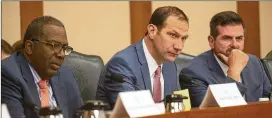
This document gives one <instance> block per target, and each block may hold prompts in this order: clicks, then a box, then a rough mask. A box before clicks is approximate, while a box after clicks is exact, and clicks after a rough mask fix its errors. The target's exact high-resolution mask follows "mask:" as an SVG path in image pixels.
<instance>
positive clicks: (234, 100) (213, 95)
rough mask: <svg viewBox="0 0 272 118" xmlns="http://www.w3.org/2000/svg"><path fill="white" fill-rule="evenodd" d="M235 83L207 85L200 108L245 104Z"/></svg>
mask: <svg viewBox="0 0 272 118" xmlns="http://www.w3.org/2000/svg"><path fill="white" fill-rule="evenodd" d="M246 104H247V103H246V101H245V100H244V98H243V97H242V95H241V93H240V91H239V89H238V87H237V85H236V83H227V84H214V85H209V88H208V90H207V92H206V94H205V97H204V99H203V101H202V103H201V105H200V108H204V107H213V106H217V105H219V106H220V107H228V106H237V105H246Z"/></svg>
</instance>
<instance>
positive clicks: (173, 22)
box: [153, 16, 189, 62]
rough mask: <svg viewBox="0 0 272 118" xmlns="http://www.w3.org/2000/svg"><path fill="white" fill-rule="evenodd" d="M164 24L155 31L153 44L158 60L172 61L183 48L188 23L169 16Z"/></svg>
mask: <svg viewBox="0 0 272 118" xmlns="http://www.w3.org/2000/svg"><path fill="white" fill-rule="evenodd" d="M164 24H165V26H164V27H163V28H162V29H161V31H157V33H156V35H155V36H154V40H153V44H154V47H155V51H156V53H157V55H158V56H159V57H158V58H159V59H160V60H163V61H171V62H173V61H174V60H175V59H176V57H177V56H178V55H179V53H180V52H181V51H182V49H183V46H184V41H185V40H186V39H187V37H188V29H189V24H188V22H187V21H182V20H180V19H178V17H177V16H169V17H168V18H167V19H166V21H165V22H164Z"/></svg>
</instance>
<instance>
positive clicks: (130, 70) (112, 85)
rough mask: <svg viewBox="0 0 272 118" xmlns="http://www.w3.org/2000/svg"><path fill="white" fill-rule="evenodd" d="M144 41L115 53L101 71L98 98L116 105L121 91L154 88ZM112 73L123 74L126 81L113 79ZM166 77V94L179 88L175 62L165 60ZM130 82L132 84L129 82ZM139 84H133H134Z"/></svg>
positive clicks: (164, 73) (164, 70)
mask: <svg viewBox="0 0 272 118" xmlns="http://www.w3.org/2000/svg"><path fill="white" fill-rule="evenodd" d="M142 41H143V40H141V41H139V42H137V43H136V44H133V45H130V46H129V47H127V48H126V49H124V50H122V51H120V52H118V53H117V54H115V55H114V56H113V57H112V58H111V60H110V61H109V62H108V63H107V64H106V66H105V67H104V69H103V70H102V72H101V75H100V79H99V82H98V88H97V92H96V98H97V99H99V100H103V101H105V102H107V103H109V104H110V105H111V108H112V107H113V106H114V104H115V101H116V99H117V95H118V93H119V92H123V91H134V90H138V88H140V89H141V90H152V88H151V80H150V75H149V69H148V65H147V61H146V57H145V54H144V50H143V45H142ZM111 73H117V74H120V75H122V77H123V78H124V79H125V81H126V82H124V83H118V82H115V81H113V80H111V78H110V77H108V76H107V75H110V74H111ZM162 73H163V78H164V96H166V95H169V94H172V93H173V91H175V90H177V88H178V87H177V74H176V73H177V69H176V65H175V64H174V62H165V63H164V64H163V68H162ZM129 83H130V84H129ZM131 84H133V85H135V86H137V87H138V88H137V87H135V86H133V85H131Z"/></svg>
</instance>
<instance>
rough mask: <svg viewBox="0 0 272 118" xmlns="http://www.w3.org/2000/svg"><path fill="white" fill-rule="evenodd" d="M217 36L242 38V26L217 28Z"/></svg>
mask: <svg viewBox="0 0 272 118" xmlns="http://www.w3.org/2000/svg"><path fill="white" fill-rule="evenodd" d="M217 30H218V35H228V36H234V37H235V36H244V28H243V26H242V24H239V25H226V26H221V25H219V26H217Z"/></svg>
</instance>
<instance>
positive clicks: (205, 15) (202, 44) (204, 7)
mask: <svg viewBox="0 0 272 118" xmlns="http://www.w3.org/2000/svg"><path fill="white" fill-rule="evenodd" d="M167 5H170V6H177V7H179V8H180V9H182V10H183V11H184V12H185V14H186V15H187V16H188V17H189V24H190V26H189V27H190V28H189V38H188V40H186V42H185V46H184V48H183V52H185V53H188V54H192V55H198V54H200V53H202V52H204V51H206V50H209V49H210V47H209V44H208V39H207V37H208V35H209V22H210V19H211V18H212V16H213V15H214V14H216V13H217V12H220V11H225V10H232V11H235V12H236V1H232V2H207V1H202V2H200V1H198V2H193V1H190V2H189V1H186V2H183V1H182V2H180V1H172V2H161V1H160V2H159V1H153V2H152V10H153V11H154V10H155V9H156V8H158V7H160V6H167Z"/></svg>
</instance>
